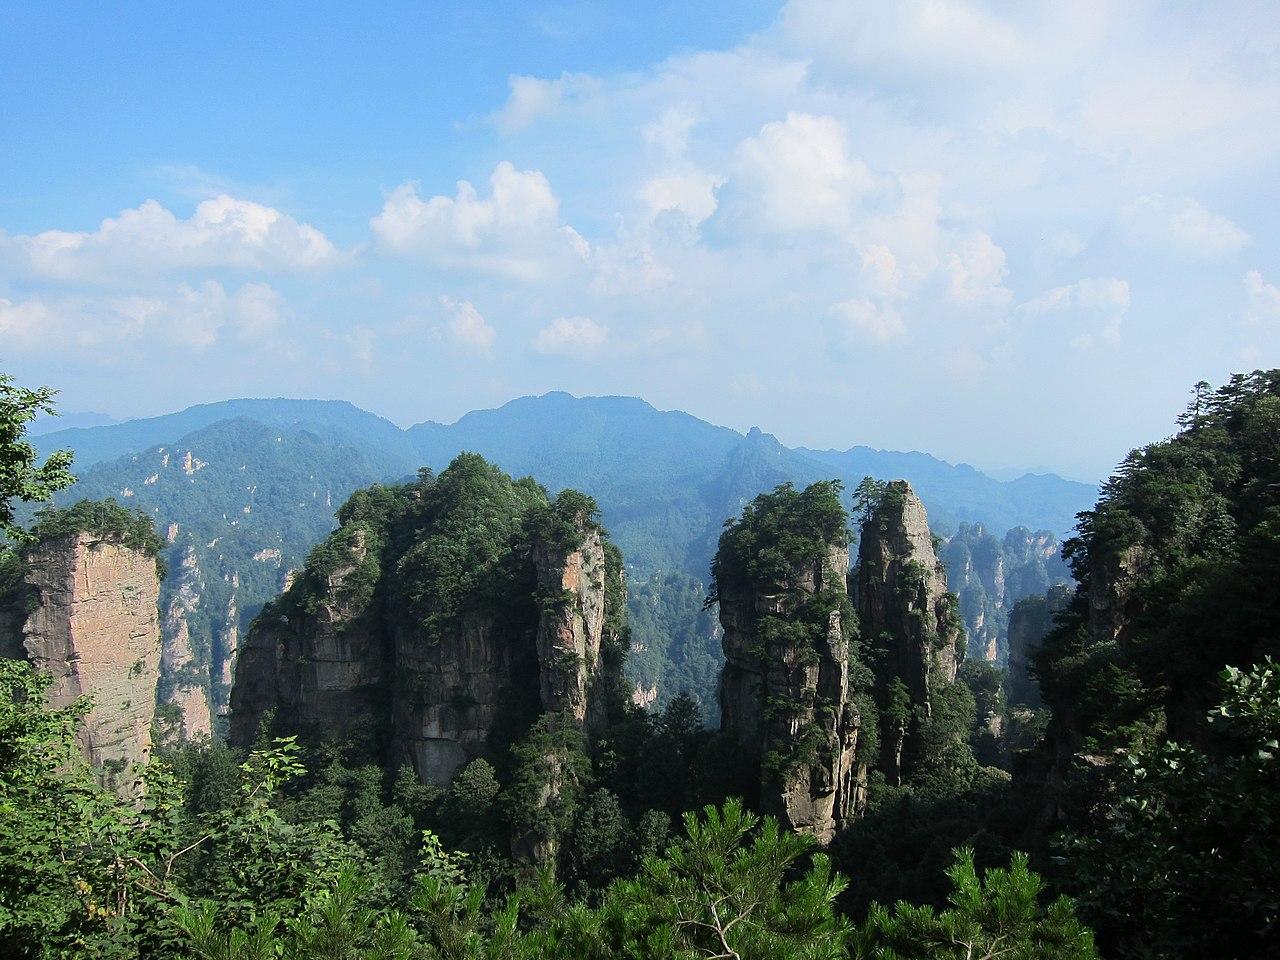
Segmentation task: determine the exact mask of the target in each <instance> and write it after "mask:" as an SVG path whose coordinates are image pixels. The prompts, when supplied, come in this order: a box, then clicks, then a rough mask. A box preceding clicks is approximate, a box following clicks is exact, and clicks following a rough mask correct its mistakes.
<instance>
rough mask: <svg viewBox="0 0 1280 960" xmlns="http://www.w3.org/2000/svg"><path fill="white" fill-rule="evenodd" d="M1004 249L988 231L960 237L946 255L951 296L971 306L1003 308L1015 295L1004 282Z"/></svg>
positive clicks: (956, 300)
mask: <svg viewBox="0 0 1280 960" xmlns="http://www.w3.org/2000/svg"><path fill="white" fill-rule="evenodd" d="M1007 272H1008V268H1007V267H1006V266H1005V255H1004V251H1003V250H1002V249H1000V247H998V246H997V245H996V244H995V241H993V240H992V239H991V238H990V237H989V236H987V235H986V234H985V233H978V234H974V235H973V236H970V237H966V238H964V239H963V240H960V241H959V242H958V243H957V244H956V247H955V249H954V250H952V252H951V253H950V255H949V256H948V258H947V279H948V291H949V293H950V295H951V299H952V300H954V301H955V302H957V303H960V304H965V305H968V306H979V307H981V306H988V307H1003V306H1005V305H1007V304H1008V303H1009V302H1010V301H1011V300H1012V299H1013V294H1012V293H1011V292H1010V291H1009V289H1008V288H1007V287H1005V285H1004V278H1005V274H1006V273H1007Z"/></svg>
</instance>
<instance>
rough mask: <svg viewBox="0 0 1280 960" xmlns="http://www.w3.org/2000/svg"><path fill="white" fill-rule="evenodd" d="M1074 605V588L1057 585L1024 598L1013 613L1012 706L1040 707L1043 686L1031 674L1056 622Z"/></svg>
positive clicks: (1009, 684)
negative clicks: (1071, 603)
mask: <svg viewBox="0 0 1280 960" xmlns="http://www.w3.org/2000/svg"><path fill="white" fill-rule="evenodd" d="M1070 602H1071V588H1070V587H1068V586H1067V585H1066V584H1057V585H1055V586H1054V587H1052V588H1050V590H1049V592H1048V593H1046V594H1043V595H1041V596H1031V597H1023V598H1022V599H1021V600H1019V601H1018V602H1017V603H1016V604H1015V605H1014V607H1013V610H1012V611H1011V612H1010V613H1009V671H1008V674H1007V676H1006V678H1005V687H1006V690H1007V691H1008V698H1009V702H1010V703H1011V704H1021V705H1023V706H1027V707H1039V706H1040V704H1041V697H1040V685H1039V683H1038V682H1037V681H1036V679H1035V677H1034V676H1032V674H1031V668H1032V664H1033V663H1034V661H1035V656H1036V654H1037V653H1038V652H1039V650H1040V644H1041V642H1042V641H1043V640H1044V638H1045V637H1046V636H1048V634H1049V631H1050V630H1052V629H1053V624H1054V618H1055V617H1057V615H1058V614H1059V613H1061V612H1062V611H1063V610H1065V609H1066V607H1067V604H1069V603H1070Z"/></svg>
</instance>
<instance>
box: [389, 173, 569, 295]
mask: <svg viewBox="0 0 1280 960" xmlns="http://www.w3.org/2000/svg"><path fill="white" fill-rule="evenodd" d="M489 184H490V194H489V196H488V197H481V196H480V195H479V194H478V193H477V192H476V188H475V187H474V186H472V185H471V184H470V183H468V182H467V181H466V180H460V181H458V185H457V191H456V193H455V194H454V196H452V197H447V196H442V195H437V196H433V197H430V198H428V199H426V200H423V199H422V197H421V196H419V194H418V189H417V187H416V186H415V185H414V184H411V183H406V184H403V185H401V186H400V187H398V188H397V189H396V190H394V191H392V193H391V195H390V196H388V197H387V199H386V202H385V203H384V204H383V207H382V212H381V213H379V214H378V215H377V216H376V217H374V218H373V220H372V221H370V225H371V227H372V228H373V233H374V236H375V237H376V238H377V240H378V242H379V243H380V244H381V245H382V247H383V248H384V249H386V250H389V251H391V252H394V253H399V254H405V255H413V256H417V257H420V258H422V259H425V260H427V261H428V262H431V263H434V264H437V265H439V266H442V267H445V268H463V269H471V270H475V271H477V272H481V273H492V274H496V275H498V276H503V277H506V278H508V279H512V280H523V281H533V280H540V279H543V278H545V277H546V276H547V275H548V274H549V273H551V272H552V271H553V270H555V269H556V267H557V266H559V265H562V264H564V263H565V262H566V261H575V260H576V261H581V260H582V259H584V258H585V257H587V256H588V254H589V253H590V247H589V246H588V244H587V242H586V241H585V240H583V239H582V237H581V236H579V235H578V233H577V232H576V231H575V230H573V228H572V227H568V226H562V225H561V224H560V223H559V213H560V201H559V199H558V198H557V197H556V195H555V193H554V192H552V189H551V184H550V183H549V182H548V181H547V178H546V177H545V176H543V175H542V173H541V172H540V171H538V170H527V171H526V170H517V169H516V168H515V167H514V166H513V165H512V164H511V163H508V162H507V161H505V160H504V161H503V162H501V163H499V164H498V165H497V166H496V167H495V168H494V170H493V174H492V176H490V178H489Z"/></svg>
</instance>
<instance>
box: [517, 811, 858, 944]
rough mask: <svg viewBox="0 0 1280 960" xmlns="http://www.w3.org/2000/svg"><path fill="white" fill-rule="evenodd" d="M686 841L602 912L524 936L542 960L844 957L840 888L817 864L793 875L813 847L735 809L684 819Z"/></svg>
mask: <svg viewBox="0 0 1280 960" xmlns="http://www.w3.org/2000/svg"><path fill="white" fill-rule="evenodd" d="M685 833H686V836H685V838H684V839H683V840H681V841H679V842H677V843H675V844H673V845H672V846H670V847H669V848H668V849H667V851H666V854H665V855H664V856H663V857H661V858H658V857H651V858H649V859H648V860H646V861H645V863H644V866H643V868H642V870H641V872H640V874H639V875H638V876H637V877H635V878H634V879H629V880H619V881H617V882H615V883H614V884H613V885H612V886H610V887H609V889H608V890H607V891H606V893H605V896H604V898H603V900H602V902H601V904H600V906H599V907H598V908H597V909H595V910H590V909H588V908H586V907H584V906H580V905H577V906H574V907H571V908H569V909H568V910H566V911H564V912H563V914H562V915H561V916H560V917H558V918H556V919H555V920H554V921H553V922H551V923H549V924H546V925H545V926H544V927H542V928H540V929H538V930H535V931H534V932H533V933H532V934H531V935H530V937H529V939H530V941H531V942H532V945H533V946H534V948H535V949H534V951H533V952H532V953H531V954H530V955H532V956H539V957H548V958H551V957H556V958H559V957H564V958H566V960H567V958H569V957H577V958H582V960H597V958H598V960H605V958H613V957H619V956H635V957H641V956H648V957H671V958H673V960H693V958H695V957H717V956H719V957H726V958H728V957H738V958H741V960H757V958H758V960H765V958H769V960H773V958H777V960H783V958H787V960H790V958H797V960H798V958H805V960H809V958H813V960H817V958H836V957H843V956H845V951H844V944H845V939H846V937H847V934H848V929H849V927H848V924H847V922H846V921H844V920H843V919H841V918H840V917H838V916H837V915H836V913H835V910H834V907H833V902H834V900H835V898H836V897H837V896H838V895H839V893H840V891H841V889H842V888H843V886H844V881H843V879H842V878H840V877H839V876H838V875H836V874H834V873H833V872H832V871H831V867H830V863H829V861H828V860H827V859H826V857H824V856H822V855H820V854H819V855H814V856H813V857H812V860H811V864H810V866H809V868H808V869H807V870H806V871H804V872H803V873H800V874H799V875H798V876H796V875H794V872H795V871H798V870H799V868H800V863H801V860H802V858H804V857H805V856H806V855H807V854H809V853H810V851H811V849H812V844H813V841H812V840H810V839H808V838H805V837H799V836H796V835H795V834H791V833H788V832H786V831H783V830H781V829H780V828H779V826H778V824H777V821H775V820H773V819H772V818H769V819H766V820H764V821H763V822H761V821H760V819H759V818H758V817H756V816H755V815H754V814H751V813H749V812H748V811H747V810H745V809H744V808H743V806H742V804H741V803H740V802H738V801H736V800H730V801H728V802H726V803H725V804H724V806H723V807H721V808H716V807H707V808H706V810H705V811H704V812H703V815H702V816H701V817H699V816H697V815H695V814H692V813H690V814H687V815H686V816H685Z"/></svg>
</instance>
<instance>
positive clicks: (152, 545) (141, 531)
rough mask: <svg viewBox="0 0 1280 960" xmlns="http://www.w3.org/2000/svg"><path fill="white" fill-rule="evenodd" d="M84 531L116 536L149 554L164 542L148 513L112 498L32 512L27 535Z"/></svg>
mask: <svg viewBox="0 0 1280 960" xmlns="http://www.w3.org/2000/svg"><path fill="white" fill-rule="evenodd" d="M75 533H88V534H93V535H94V536H96V537H99V538H101V539H112V540H116V541H118V542H120V543H122V544H124V545H125V546H126V547H129V548H131V549H133V550H140V551H142V552H143V553H145V554H146V555H147V556H149V557H157V558H158V557H159V555H160V551H161V550H163V549H164V548H165V542H164V540H162V539H161V538H160V537H159V536H158V535H157V534H156V528H155V524H154V523H152V522H151V517H150V516H148V515H147V514H146V513H145V512H144V511H142V510H130V509H128V508H127V507H122V506H121V505H120V504H119V503H117V502H116V501H115V500H113V499H110V498H108V499H106V500H81V501H79V502H77V503H75V504H73V505H72V506H70V507H66V508H63V509H54V508H49V509H46V510H40V511H38V512H37V513H36V522H35V523H34V524H33V525H32V527H31V535H32V536H33V537H34V538H35V539H36V540H38V541H48V540H53V539H56V538H58V537H65V536H67V535H69V534H75Z"/></svg>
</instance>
